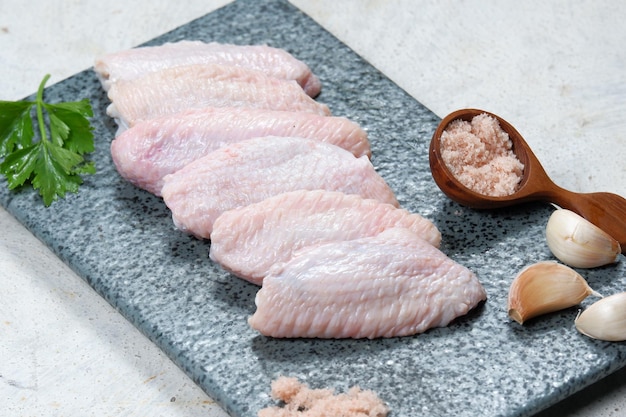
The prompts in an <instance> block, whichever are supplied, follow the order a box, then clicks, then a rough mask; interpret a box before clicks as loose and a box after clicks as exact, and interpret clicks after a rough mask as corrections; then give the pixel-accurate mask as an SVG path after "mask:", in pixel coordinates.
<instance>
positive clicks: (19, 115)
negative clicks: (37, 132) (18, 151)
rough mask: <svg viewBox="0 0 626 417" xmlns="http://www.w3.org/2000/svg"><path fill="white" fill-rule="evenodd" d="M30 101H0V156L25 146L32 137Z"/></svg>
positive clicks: (31, 103)
mask: <svg viewBox="0 0 626 417" xmlns="http://www.w3.org/2000/svg"><path fill="white" fill-rule="evenodd" d="M34 104H35V103H33V102H30V101H17V102H13V101H0V158H2V157H4V156H6V155H8V154H10V153H11V152H13V149H15V148H16V147H25V146H28V144H30V141H31V138H32V137H33V124H32V121H31V116H30V110H31V109H32V107H33V105H34Z"/></svg>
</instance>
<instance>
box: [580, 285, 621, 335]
mask: <svg viewBox="0 0 626 417" xmlns="http://www.w3.org/2000/svg"><path fill="white" fill-rule="evenodd" d="M574 324H575V325H576V329H577V330H578V331H579V332H580V333H582V334H584V335H585V336H589V337H591V338H593V339H598V340H606V341H608V342H621V341H624V340H626V292H621V293H618V294H614V295H611V296H609V297H606V298H603V299H601V300H598V301H596V302H595V303H593V304H592V305H591V306H589V307H588V308H587V309H586V310H585V311H583V312H582V313H580V314H579V315H578V317H576V320H575V321H574Z"/></svg>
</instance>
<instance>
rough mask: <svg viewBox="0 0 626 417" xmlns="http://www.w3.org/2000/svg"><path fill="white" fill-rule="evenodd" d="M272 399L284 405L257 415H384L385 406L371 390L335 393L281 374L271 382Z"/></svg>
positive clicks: (335, 416) (277, 416)
mask: <svg viewBox="0 0 626 417" xmlns="http://www.w3.org/2000/svg"><path fill="white" fill-rule="evenodd" d="M272 398H274V399H275V400H278V401H282V402H283V403H284V407H268V408H264V409H262V410H260V411H259V413H258V417H327V416H334V417H339V416H341V417H385V416H387V413H388V412H389V410H388V408H387V406H386V405H385V404H384V403H383V402H382V401H381V400H380V399H379V398H378V396H376V394H375V393H374V392H372V391H368V390H361V389H360V388H358V387H352V388H350V390H349V391H348V392H347V393H345V394H337V395H335V394H334V392H333V390H330V389H310V388H309V387H308V386H307V385H306V384H303V383H301V382H299V381H298V380H297V379H296V378H288V377H280V378H278V379H277V380H275V381H273V382H272Z"/></svg>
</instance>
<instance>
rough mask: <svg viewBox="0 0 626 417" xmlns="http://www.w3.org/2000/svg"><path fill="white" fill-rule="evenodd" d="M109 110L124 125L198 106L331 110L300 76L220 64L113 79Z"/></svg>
mask: <svg viewBox="0 0 626 417" xmlns="http://www.w3.org/2000/svg"><path fill="white" fill-rule="evenodd" d="M108 96H109V99H110V100H111V101H112V103H111V104H110V105H109V107H108V108H107V114H108V115H109V116H111V117H113V118H115V119H116V120H117V122H118V124H119V125H120V126H122V127H128V126H133V125H134V124H135V123H137V122H139V121H140V120H146V119H152V118H155V117H158V116H162V115H166V114H173V113H177V112H180V111H182V110H185V109H188V108H198V107H252V108H263V109H271V110H288V111H303V112H310V113H314V114H319V115H322V116H330V110H329V109H328V107H327V106H326V105H324V104H321V103H318V102H317V101H315V100H313V99H312V98H311V97H309V96H308V95H306V93H305V92H304V91H303V90H302V88H300V86H299V85H298V84H297V83H296V82H295V81H286V80H280V79H278V78H273V77H268V76H267V75H265V74H263V73H262V72H259V71H255V70H250V69H247V68H242V67H234V66H227V65H218V64H194V65H184V66H179V67H173V68H167V69H164V70H160V71H156V72H151V73H148V74H146V75H144V76H142V77H139V78H135V79H132V80H128V81H118V82H116V83H115V84H112V85H111V88H110V89H109V93H108Z"/></svg>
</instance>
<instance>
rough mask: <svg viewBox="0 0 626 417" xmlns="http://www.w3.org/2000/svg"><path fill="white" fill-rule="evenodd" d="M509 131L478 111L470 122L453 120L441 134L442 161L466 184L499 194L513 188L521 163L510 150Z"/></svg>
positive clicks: (521, 169) (518, 181)
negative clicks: (478, 113)
mask: <svg viewBox="0 0 626 417" xmlns="http://www.w3.org/2000/svg"><path fill="white" fill-rule="evenodd" d="M512 147H513V144H512V142H511V140H510V139H509V135H508V134H507V133H506V132H505V131H504V130H502V128H501V127H500V124H499V123H498V121H497V120H496V119H495V118H494V117H492V116H490V115H488V114H485V113H483V114H480V115H478V116H475V117H474V118H473V119H472V122H471V123H470V122H467V121H464V120H460V119H458V120H454V121H452V123H450V125H448V127H447V128H446V130H444V132H443V133H442V135H441V156H442V158H443V161H444V163H445V164H446V166H447V167H448V169H449V170H450V172H451V173H452V174H453V175H454V177H455V178H456V179H457V180H459V182H460V183H461V184H463V185H464V186H466V187H467V188H469V189H471V190H473V191H475V192H477V193H479V194H483V195H488V196H492V197H501V196H506V195H510V194H513V193H514V192H515V191H517V189H518V187H519V183H520V181H521V180H522V173H523V171H524V164H522V163H521V162H520V161H519V159H517V157H516V156H515V154H514V153H513V151H512Z"/></svg>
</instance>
